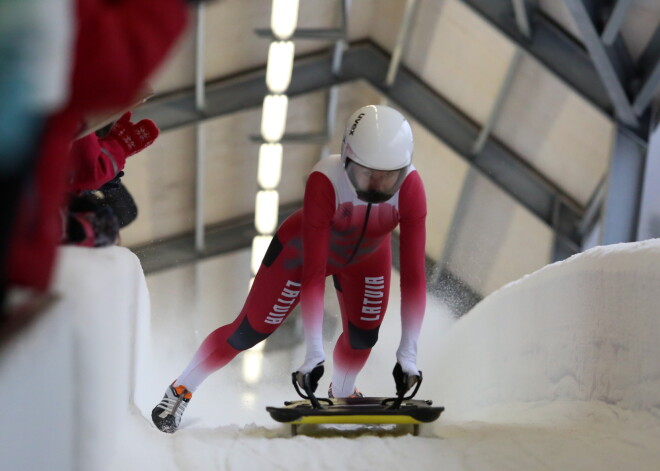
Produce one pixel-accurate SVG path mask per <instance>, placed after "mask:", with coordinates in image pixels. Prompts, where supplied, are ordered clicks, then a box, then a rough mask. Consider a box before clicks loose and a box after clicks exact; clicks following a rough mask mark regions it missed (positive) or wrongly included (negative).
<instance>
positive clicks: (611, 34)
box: [600, 0, 633, 46]
mask: <svg viewBox="0 0 660 471" xmlns="http://www.w3.org/2000/svg"><path fill="white" fill-rule="evenodd" d="M632 4H633V0H618V1H617V2H616V4H615V5H614V9H613V10H612V13H611V14H610V17H609V19H608V20H607V23H606V24H605V28H604V29H603V33H602V34H601V35H600V38H601V40H602V41H603V43H604V44H605V45H607V46H611V45H612V44H614V40H615V39H616V38H617V36H618V35H619V31H621V26H622V25H623V22H624V20H625V19H626V15H627V14H628V10H630V7H631V6H632Z"/></svg>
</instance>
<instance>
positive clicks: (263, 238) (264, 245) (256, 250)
mask: <svg viewBox="0 0 660 471" xmlns="http://www.w3.org/2000/svg"><path fill="white" fill-rule="evenodd" d="M271 240H273V236H271V235H260V236H256V237H255V238H254V239H252V273H257V271H259V267H260V266H261V261H262V260H263V258H264V255H266V250H268V246H269V245H270V241H271Z"/></svg>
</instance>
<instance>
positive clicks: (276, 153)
mask: <svg viewBox="0 0 660 471" xmlns="http://www.w3.org/2000/svg"><path fill="white" fill-rule="evenodd" d="M281 176H282V144H261V147H260V148H259V168H258V171H257V181H258V182H259V186H260V187H261V188H263V189H264V190H274V189H275V188H277V185H279V184H280V178H281Z"/></svg>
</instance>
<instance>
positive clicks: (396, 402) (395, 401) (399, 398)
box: [382, 371, 423, 409]
mask: <svg viewBox="0 0 660 471" xmlns="http://www.w3.org/2000/svg"><path fill="white" fill-rule="evenodd" d="M418 378H419V379H418V380H417V382H416V383H415V389H413V392H412V393H411V394H410V395H409V396H406V391H397V393H396V397H391V398H387V399H385V400H383V402H382V404H383V405H385V404H387V403H388V402H392V405H391V406H390V409H398V408H399V407H401V403H402V402H403V401H407V400H408V399H412V398H413V397H415V395H416V394H417V391H419V387H420V386H421V385H422V379H423V376H422V372H421V371H420V372H419V376H418Z"/></svg>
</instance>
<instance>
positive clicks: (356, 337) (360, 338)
mask: <svg viewBox="0 0 660 471" xmlns="http://www.w3.org/2000/svg"><path fill="white" fill-rule="evenodd" d="M379 329H380V326H378V327H376V328H373V329H362V328H360V327H357V326H355V325H353V324H351V323H350V322H349V323H348V340H349V344H350V346H351V348H353V349H354V350H367V349H370V348H373V346H374V345H376V342H377V341H378V330H379Z"/></svg>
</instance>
